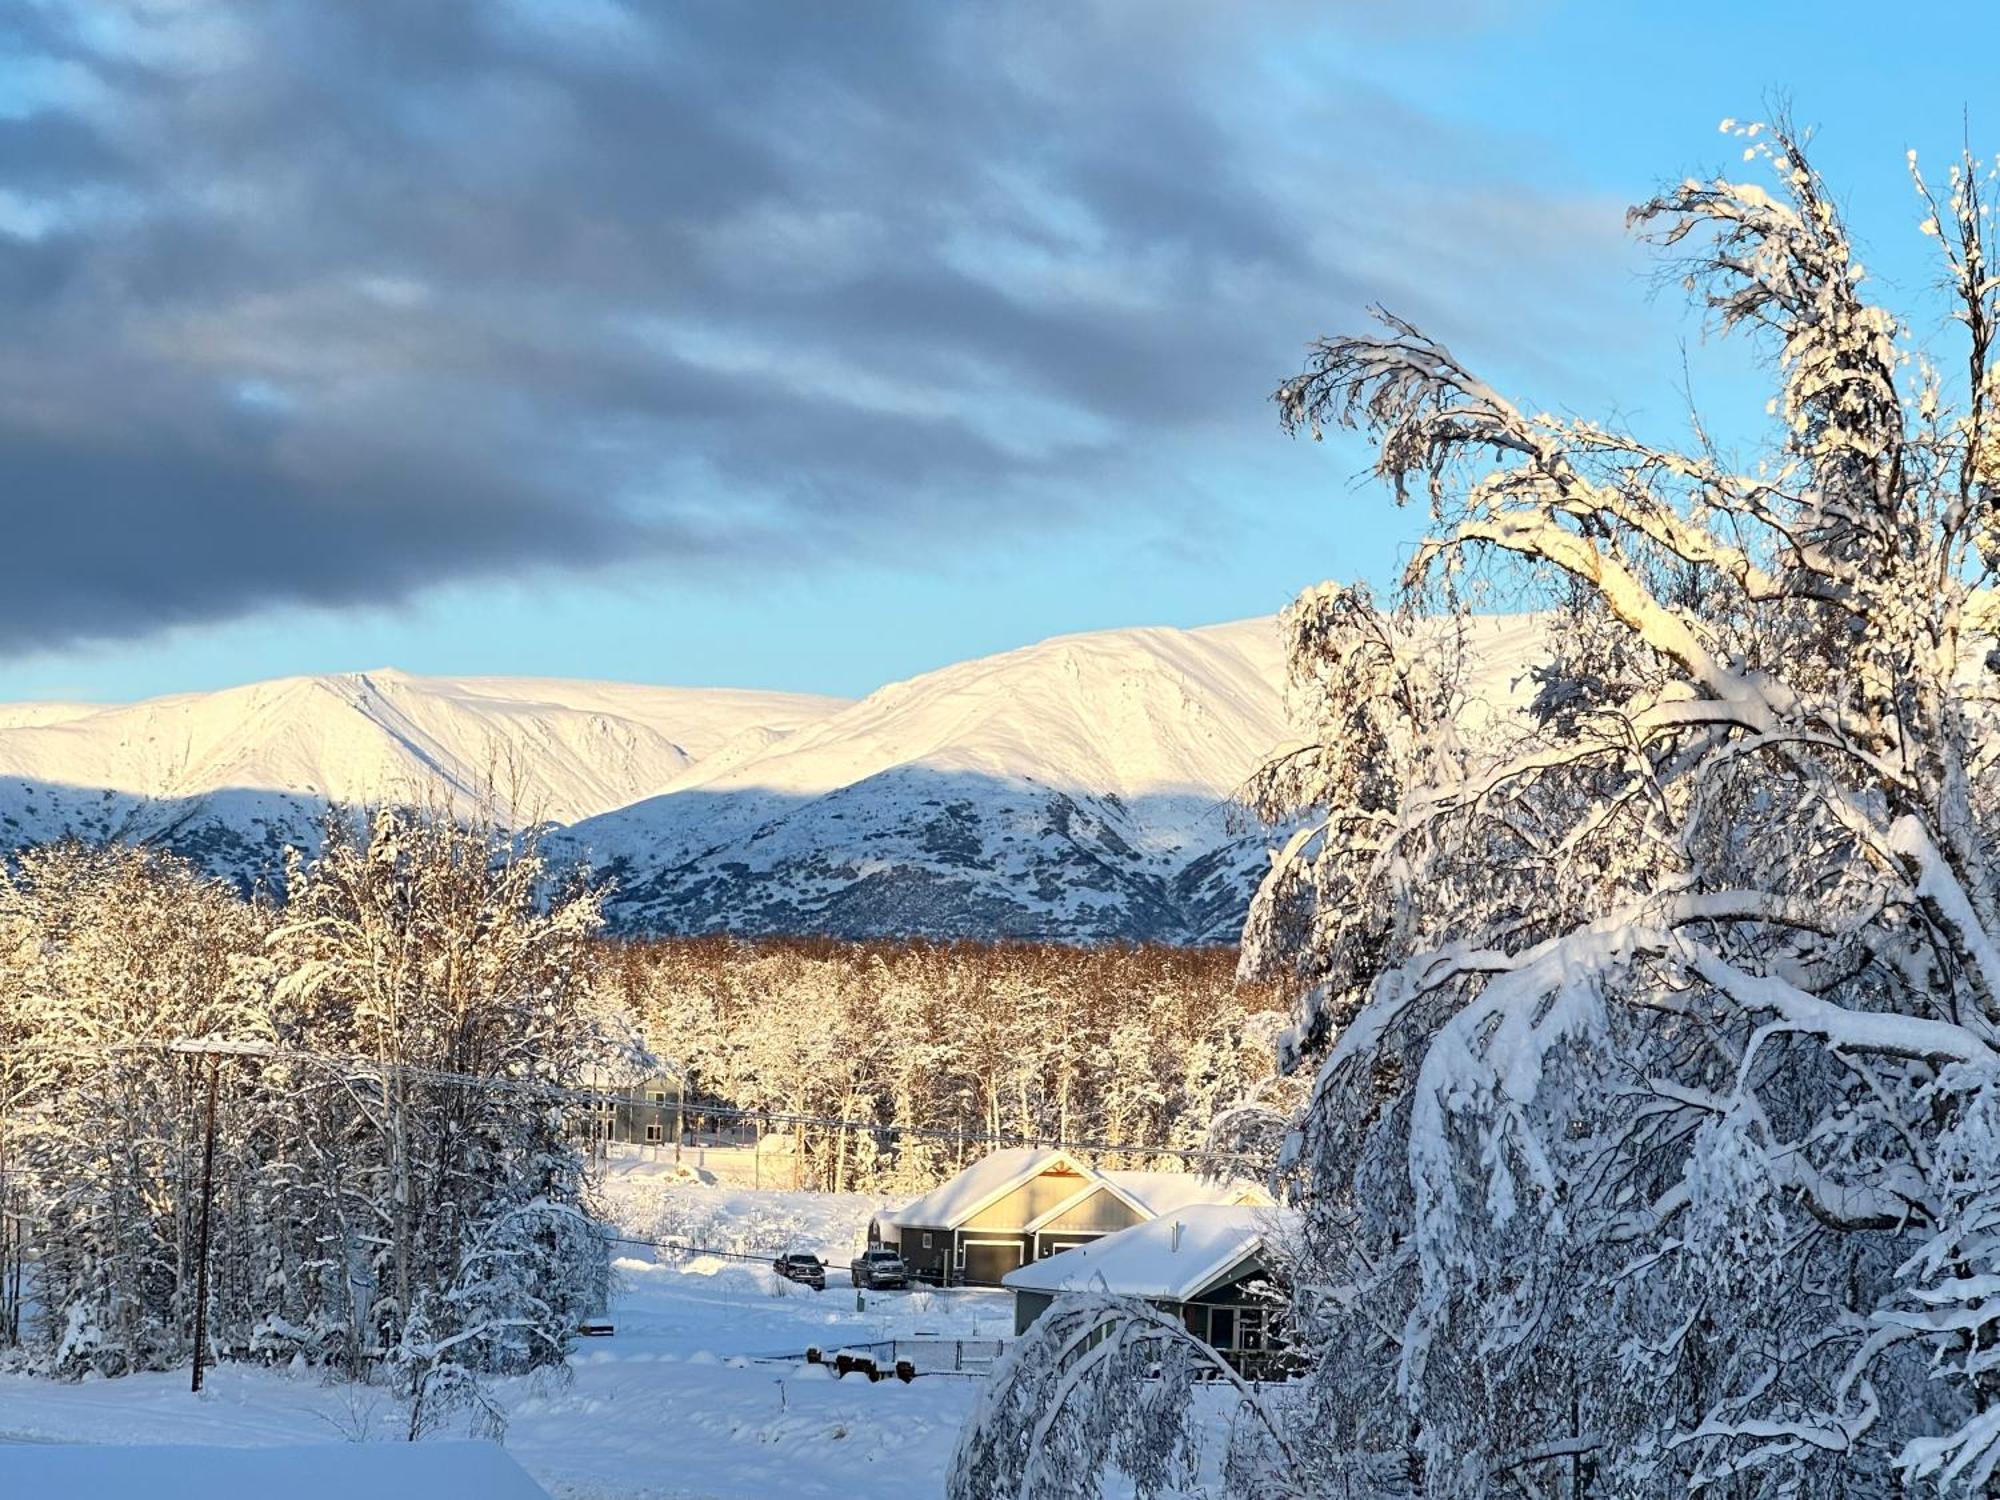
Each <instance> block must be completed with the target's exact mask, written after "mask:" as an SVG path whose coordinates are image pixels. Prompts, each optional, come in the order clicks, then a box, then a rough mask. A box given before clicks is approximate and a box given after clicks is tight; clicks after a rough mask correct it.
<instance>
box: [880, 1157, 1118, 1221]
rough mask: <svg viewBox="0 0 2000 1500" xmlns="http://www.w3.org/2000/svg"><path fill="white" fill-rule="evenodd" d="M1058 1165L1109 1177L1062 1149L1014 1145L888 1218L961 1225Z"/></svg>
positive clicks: (1094, 1176) (1091, 1175)
mask: <svg viewBox="0 0 2000 1500" xmlns="http://www.w3.org/2000/svg"><path fill="white" fill-rule="evenodd" d="M1058 1168H1060V1169H1062V1170H1065V1171H1070V1172H1076V1173H1078V1174H1080V1175H1082V1176H1084V1177H1087V1178H1089V1179H1091V1180H1092V1181H1093V1182H1102V1181H1103V1180H1104V1179H1103V1178H1102V1177H1101V1176H1100V1175H1099V1174H1098V1173H1097V1171H1096V1170H1095V1169H1094V1168H1092V1167H1091V1166H1090V1165H1089V1163H1087V1162H1084V1161H1082V1160H1080V1159H1079V1158H1077V1157H1074V1156H1071V1155H1070V1154H1069V1153H1068V1152H1067V1151H1064V1150H1061V1149H1060V1148H1058V1147H1054V1146H1009V1147H1007V1148H1006V1149H1005V1150H1001V1151H995V1152H992V1153H991V1154H989V1155H987V1156H984V1157H981V1158H980V1159H979V1160H978V1161H976V1162H974V1163H973V1164H972V1165H971V1166H969V1167H967V1168H966V1169H965V1170H964V1171H963V1172H960V1173H959V1174H958V1175H957V1176H956V1177H954V1178H952V1180H951V1181H950V1182H947V1183H945V1184H944V1186H942V1187H935V1188H932V1189H931V1190H930V1191H929V1192H928V1193H925V1194H924V1195H923V1197H921V1198H918V1199H917V1200H915V1201H914V1202H912V1203H908V1204H905V1205H904V1206H903V1207H902V1208H900V1209H898V1210H896V1212H895V1213H893V1214H890V1215H887V1216H886V1217H887V1219H888V1221H889V1222H890V1223H892V1224H895V1225H896V1226H897V1227H898V1228H903V1229H956V1228H958V1226H959V1225H961V1224H963V1223H964V1222H965V1221H966V1220H967V1219H969V1218H971V1217H972V1216H973V1215H974V1214H976V1213H978V1212H979V1211H980V1210H981V1209H984V1208H986V1207H988V1206H989V1205H991V1204H993V1203H995V1202H997V1201H998V1200H999V1199H1001V1198H1004V1197H1005V1196H1006V1195H1007V1194H1009V1193H1011V1192H1013V1191H1014V1189H1015V1188H1017V1187H1020V1186H1021V1185H1022V1184H1023V1183H1025V1182H1029V1181H1032V1180H1033V1179H1034V1178H1037V1177H1039V1176H1041V1175H1042V1173H1044V1172H1048V1171H1052V1170H1055V1169H1058Z"/></svg>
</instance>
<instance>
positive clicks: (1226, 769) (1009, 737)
mask: <svg viewBox="0 0 2000 1500" xmlns="http://www.w3.org/2000/svg"><path fill="white" fill-rule="evenodd" d="M1539 635H1540V631H1539V628H1538V627H1537V626H1536V625H1535V623H1534V622H1533V621H1532V620H1527V619H1522V618H1515V619H1507V618H1495V619H1491V620H1487V621H1481V622H1477V624H1476V626H1475V642H1474V645H1475V649H1476V650H1477V651H1478V653H1479V655H1480V657H1481V659H1482V661H1483V662H1484V663H1485V667H1484V669H1483V671H1482V674H1481V682H1480V684H1479V687H1480V696H1481V697H1483V698H1484V699H1485V700H1486V702H1487V703H1488V704H1489V705H1490V707H1491V709H1492V711H1494V712H1498V713H1501V714H1507V713H1512V712H1515V711H1517V710H1518V708H1519V704H1520V701H1521V698H1522V695H1523V692H1524V686H1523V684H1522V683H1521V681H1520V680H1519V678H1520V675H1521V674H1520V670H1519V668H1520V664H1521V663H1522V662H1523V661H1524V660H1526V659H1528V658H1530V657H1531V656H1532V655H1533V653H1534V650H1535V643H1536V641H1537V640H1538V638H1539ZM1282 679H1283V664H1282V661H1281V653H1280V643H1279V640H1278V635H1277V631H1276V628H1275V624H1274V622H1273V621H1271V620H1269V619H1264V620H1247V621H1242V622H1239V623H1236V624H1232V625H1219V626H1213V627H1209V628H1207V629H1200V630H1175V629H1135V630H1109V631H1099V632H1095V633H1092V634H1086V635H1073V636H1063V637H1058V638H1056V639H1054V640H1049V641H1044V642H1042V643H1041V644H1039V645H1034V646H1028V647H1024V648H1022V649H1020V650H1017V651H1009V652H1005V653H1002V654H1000V655H997V656H991V657H986V658H982V659H980V660H976V661H970V662H963V663H960V664H958V665H955V666H951V667H946V668H943V669H941V670H939V671H936V672H930V673H926V674H924V675H923V676H920V677H915V678H912V679H910V680H909V681H907V682H899V683H893V684H891V685H889V686H887V687H884V688H882V689H880V690H879V691H877V692H874V693H871V694H870V695H869V696H867V697H866V698H863V699H861V700H860V701H858V702H853V703H847V702H843V701H841V700H837V699H827V698H808V697H801V696H796V695H788V694H779V693H739V692H726V691H708V690H694V689H675V688H655V687H640V686H629V685H624V684H618V683H597V682H564V681H550V680H539V679H529V678H477V677H468V678H421V677H411V676H408V675H406V674H403V673H400V672H394V671H380V672H362V673H352V674H345V675H340V676H330V677H300V678H287V679H283V680H280V681H275V682H265V683H256V684H252V685H250V686H248V687H242V688H233V689H230V690H228V691H225V692H219V693H206V694H186V695H182V696H179V697H172V698H160V699H154V700H151V701H149V702H145V703H137V704H131V705H127V706H121V707H109V708H94V707H90V706H87V705H75V704H16V705H11V706H0V848H5V847H21V846H23V845H28V844H33V843H39V842H44V841H47V840H50V839H54V838H59V837H63V836H66V835H74V836H79V837H84V838H93V839H96V838H119V839H129V840H144V841H148V842H153V843H158V844H162V845H165V846H167V847H170V848H173V849H176V850H178V851H180V852H182V853H185V854H187V855H190V856H191V857H194V858H196V859H198V860H200V861H202V862H203V863H205V864H206V865H207V866H208V868H210V869H211V870H214V871H216V872H217V873H219V874H225V875H228V876H231V877H233V878H235V879H237V880H239V881H241V882H243V883H245V884H246V885H247V884H251V883H255V882H258V881H270V880H272V879H274V878H275V877H276V876H277V875H279V874H280V873H281V872H282V869H283V863H284V852H285V849H286V848H287V846H290V845H302V846H306V847H310V846H311V844H312V842H313V838H314V830H315V824H316V821H317V818H318V816H319V813H320V811H321V809H322V808H323V807H324V806H325V804H326V802H327V801H328V800H329V799H338V800H341V801H344V802H350V803H375V802H382V801H398V800H411V799H418V798H430V799H439V798H443V799H447V800H449V801H450V803H451V804H452V805H454V806H456V807H459V808H461V809H465V810H468V811H477V812H482V813H484V814H486V815H488V816H492V817H495V818H498V819H503V820H509V821H511V822H513V823H514V824H516V825H517V826H518V825H521V824H525V823H529V822H537V823H542V824H545V825H550V826H551V845H552V848H553V849H554V851H555V852H556V853H557V854H559V855H561V856H564V857H576V858H580V859H585V860H588V861H589V862H590V863H591V864H592V865H593V866H594V867H596V868H597V869H598V870H599V871H600V872H603V873H605V874H607V875H609V876H610V877H611V878H612V879H613V880H614V881H615V884H616V891H615V894H614V897H613V901H612V905H611V911H612V916H613V919H614V921H615V922H616V923H617V925H618V926H620V927H621V928H623V929H625V930H628V931H633V932H659V933H668V932H718V931H729V932H737V933H744V934H771V933H798V932H816V933H827V934H832V935H837V936H849V937H860V936H885V937H891V936H929V937H974V938H994V937H1021V938H1029V937H1032V938H1047V939H1057V940H1065V941H1101V940H1111V939H1117V940H1159V941H1167V942H1223V941H1231V940H1233V939H1234V937H1235V935H1236V932H1237V930H1238V928H1239V927H1240V925H1241V922H1242V917H1243V912H1244V909H1245V907H1246V905H1247V903H1248V900H1249V897H1250V893H1251V891H1252V890H1253V889H1254V887H1255V883H1256V881H1257V880H1258V878H1259V877H1260V876H1261V874H1262V872H1263V870H1264V868H1265V864H1266V857H1265V848H1266V844H1267V839H1266V836H1265V835H1264V833H1263V832H1262V831H1261V830H1258V829H1255V828H1253V827H1250V826H1248V825H1247V823H1246V822H1245V820H1244V819H1243V818H1242V817H1241V815H1240V814H1238V813H1237V812H1236V811H1235V810H1234V804H1233V799H1234V797H1235V795H1236V793H1237V792H1238V791H1239V790H1240V788H1241V787H1242V786H1243V784H1244V782H1245V780H1246V779H1247V778H1248V777H1249V776H1250V774H1251V773H1252V772H1253V771H1254V770H1255V769H1256V767H1257V766H1258V765H1259V764H1260V763H1261V762H1262V761H1263V760H1264V759H1265V758H1266V757H1267V756H1268V755H1270V754H1271V752H1272V751H1273V750H1275V749H1277V748H1278V747H1279V746H1280V745H1281V744H1282V743H1284V741H1285V740H1286V739H1287V738H1288V733H1287V727H1286V723H1285V718H1284V714H1283V711H1282V703H1281V693H1280V684H1281V682H1282Z"/></svg>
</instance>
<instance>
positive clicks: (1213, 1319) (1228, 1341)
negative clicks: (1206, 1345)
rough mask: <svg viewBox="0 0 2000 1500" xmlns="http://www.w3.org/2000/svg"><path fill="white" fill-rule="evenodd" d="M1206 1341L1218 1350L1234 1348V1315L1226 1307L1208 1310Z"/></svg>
mask: <svg viewBox="0 0 2000 1500" xmlns="http://www.w3.org/2000/svg"><path fill="white" fill-rule="evenodd" d="M1208 1341H1209V1342H1210V1343H1211V1344H1213V1345H1215V1347H1216V1348H1218V1349H1233V1348H1235V1347H1236V1313H1235V1311H1234V1310H1233V1309H1231V1308H1227V1307H1211V1308H1210V1309H1209V1310H1208Z"/></svg>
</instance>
